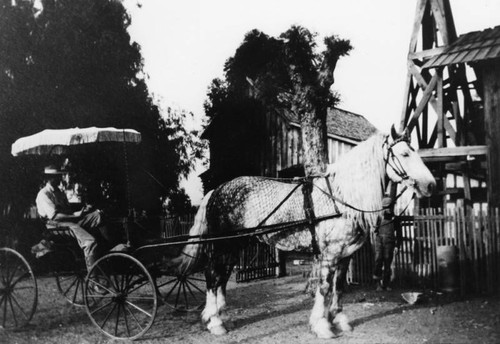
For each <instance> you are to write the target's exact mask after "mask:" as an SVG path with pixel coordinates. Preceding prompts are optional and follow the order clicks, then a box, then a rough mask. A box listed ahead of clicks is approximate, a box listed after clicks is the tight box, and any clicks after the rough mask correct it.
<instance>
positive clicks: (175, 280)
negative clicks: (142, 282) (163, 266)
mask: <svg viewBox="0 0 500 344" xmlns="http://www.w3.org/2000/svg"><path fill="white" fill-rule="evenodd" d="M174 282H177V279H171V280H169V281H168V282H165V283H163V284H161V285H159V286H158V288H162V287H164V286H166V285H168V284H171V283H174Z"/></svg>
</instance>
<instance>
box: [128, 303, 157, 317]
mask: <svg viewBox="0 0 500 344" xmlns="http://www.w3.org/2000/svg"><path fill="white" fill-rule="evenodd" d="M125 302H126V303H127V304H128V305H130V306H131V307H133V308H135V309H137V310H138V311H139V312H142V313H144V314H146V315H147V316H148V317H150V318H151V317H152V315H151V314H150V313H148V312H146V311H145V310H144V309H142V308H141V307H139V306H136V305H134V304H133V303H132V302H130V301H128V300H127V301H125Z"/></svg>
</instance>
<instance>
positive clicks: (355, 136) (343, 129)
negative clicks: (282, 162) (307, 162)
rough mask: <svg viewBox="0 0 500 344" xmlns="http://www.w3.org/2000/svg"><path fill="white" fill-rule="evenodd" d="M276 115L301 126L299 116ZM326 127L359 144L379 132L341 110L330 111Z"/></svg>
mask: <svg viewBox="0 0 500 344" xmlns="http://www.w3.org/2000/svg"><path fill="white" fill-rule="evenodd" d="M276 113H278V114H279V115H281V116H282V117H283V118H285V119H286V120H287V121H288V122H289V123H292V124H295V125H297V126H300V121H299V118H298V115H297V114H295V113H293V112H291V111H288V110H283V109H279V110H278V109H277V110H276ZM216 120H217V117H216V118H213V119H212V121H211V122H210V123H209V125H208V126H207V127H206V128H205V131H204V132H203V134H202V138H205V139H206V138H208V137H209V136H210V132H211V131H212V130H213V126H214V123H215V122H216ZM326 125H327V132H328V134H330V135H335V136H338V137H341V138H345V139H349V140H353V141H358V142H360V141H364V140H366V139H368V138H369V137H370V136H372V135H373V134H375V133H376V132H377V131H378V130H377V128H375V126H374V125H373V124H371V123H370V122H369V121H368V120H367V119H366V118H365V117H363V116H362V115H358V114H356V113H354V112H350V111H346V110H343V109H339V108H329V109H328V115H327V120H326Z"/></svg>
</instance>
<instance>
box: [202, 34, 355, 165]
mask: <svg viewBox="0 0 500 344" xmlns="http://www.w3.org/2000/svg"><path fill="white" fill-rule="evenodd" d="M315 39H316V34H313V33H311V32H309V31H308V30H307V29H305V28H303V27H300V26H292V27H291V28H290V29H289V30H288V31H286V32H284V33H283V34H282V35H280V37H278V38H274V37H270V36H268V35H266V34H264V33H262V32H260V31H258V30H253V31H251V32H249V33H247V35H246V36H245V39H244V41H243V43H242V44H241V45H240V47H239V48H238V49H237V50H236V52H235V54H234V56H233V57H231V58H229V59H228V60H227V62H226V64H225V69H224V70H225V80H218V79H216V80H214V81H213V83H212V84H211V86H210V88H209V92H208V100H207V102H206V104H205V111H206V114H207V116H208V117H209V118H211V119H212V121H214V120H216V117H224V118H225V120H226V121H231V120H234V121H235V122H242V120H241V118H242V117H249V118H248V119H247V121H258V119H257V118H258V116H251V114H250V113H249V103H251V104H253V106H252V107H250V108H253V109H254V110H255V112H258V111H266V110H265V109H268V110H269V109H273V108H274V109H276V108H285V109H287V110H291V111H294V112H295V113H297V114H298V117H299V119H300V122H301V129H302V130H301V132H302V138H303V139H302V145H303V151H304V155H303V156H304V169H305V173H306V175H315V174H319V173H321V172H323V169H324V167H325V165H326V163H327V154H326V114H327V109H328V107H331V106H334V105H335V104H336V102H337V101H338V95H337V94H333V93H332V92H331V91H330V87H331V85H332V84H333V82H334V78H333V73H334V70H335V67H336V64H337V61H338V59H339V58H340V57H342V56H345V55H347V54H348V53H349V51H350V50H351V49H352V47H351V45H350V42H349V41H348V40H343V39H340V38H338V37H337V36H329V37H326V38H325V40H324V44H325V50H324V51H322V52H319V53H317V52H316V49H317V46H316V43H315ZM235 117H240V119H238V120H236V119H235ZM227 125H228V127H230V124H227ZM245 125H246V128H245V129H246V132H250V130H249V127H250V126H249V125H248V124H247V123H246V122H245ZM255 125H258V123H256V124H255ZM234 130H235V127H231V130H228V135H229V134H230V133H232V132H233V131H234ZM238 137H240V138H241V137H242V136H241V135H238ZM244 142H245V145H246V146H244V147H243V148H241V147H239V148H235V150H237V151H239V152H241V151H245V149H256V150H258V149H261V147H258V144H257V143H258V142H259V140H258V139H255V138H253V140H252V137H250V138H245V141H244ZM252 145H253V146H252ZM234 146H235V147H237V145H234ZM243 160H244V159H243ZM231 161H237V160H231ZM247 171H249V172H251V169H248V170H247Z"/></svg>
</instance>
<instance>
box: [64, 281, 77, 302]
mask: <svg viewBox="0 0 500 344" xmlns="http://www.w3.org/2000/svg"><path fill="white" fill-rule="evenodd" d="M69 279H70V278H69V277H68V278H67V280H69ZM77 281H78V279H77V278H75V279H73V282H71V284H70V285H69V286H68V287H67V288H66V289H65V290H64V291H63V293H62V294H63V295H64V296H66V295H68V292H69V290H70V289H71V288H73V286H74V285H75V283H76V282H77ZM77 288H78V286H77ZM73 301H74V300H73Z"/></svg>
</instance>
